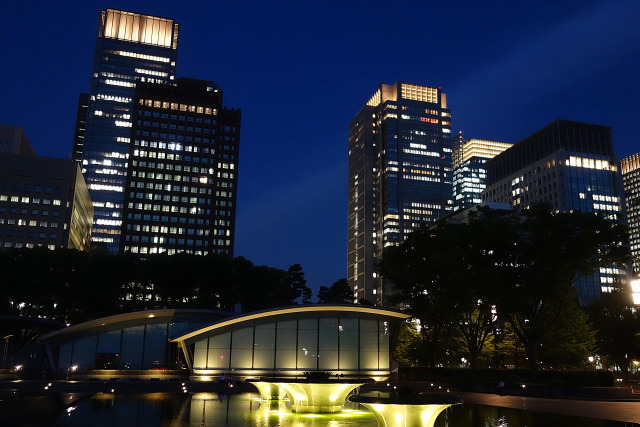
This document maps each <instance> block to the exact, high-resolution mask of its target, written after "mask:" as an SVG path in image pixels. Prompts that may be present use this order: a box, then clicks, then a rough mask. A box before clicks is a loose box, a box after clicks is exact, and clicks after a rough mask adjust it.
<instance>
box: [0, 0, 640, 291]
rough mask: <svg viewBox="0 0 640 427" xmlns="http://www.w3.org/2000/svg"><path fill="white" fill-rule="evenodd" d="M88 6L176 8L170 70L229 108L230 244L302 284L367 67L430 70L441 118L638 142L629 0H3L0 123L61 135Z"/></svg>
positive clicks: (49, 147)
mask: <svg viewBox="0 0 640 427" xmlns="http://www.w3.org/2000/svg"><path fill="white" fill-rule="evenodd" d="M106 7H113V8H121V9H124V10H130V11H134V12H140V13H147V14H155V15H159V16H164V17H168V18H173V19H175V20H176V21H177V22H179V23H180V25H181V27H180V37H179V53H178V76H185V77H195V78H202V79H208V80H213V81H215V82H216V83H218V84H219V85H220V86H221V87H222V88H223V90H224V93H225V104H226V105H227V106H230V107H238V108H241V109H242V110H243V116H242V134H241V154H240V165H239V180H240V182H239V188H238V216H237V227H236V232H237V239H236V255H242V256H245V257H246V258H248V259H250V260H251V261H253V262H254V263H256V264H265V265H269V266H274V267H280V268H285V269H286V268H287V267H288V266H289V265H291V264H294V263H299V264H301V265H302V267H303V268H304V270H305V271H306V273H307V279H308V281H309V284H310V285H311V287H312V288H314V289H317V288H318V287H319V286H321V285H327V286H328V285H330V284H331V283H332V282H333V281H335V280H337V279H339V278H341V277H345V275H346V234H347V231H346V211H347V207H346V198H347V197H346V195H347V127H348V124H349V121H350V120H351V119H352V117H353V116H354V115H355V114H356V113H357V111H358V110H359V108H360V107H361V106H362V105H363V104H364V103H365V102H366V101H367V100H368V99H369V97H370V96H371V95H372V93H373V92H374V90H375V89H376V87H377V85H378V84H379V83H383V82H384V83H393V82H395V81H396V80H401V81H406V82H410V83H416V84H424V85H428V86H441V87H442V88H443V90H444V92H445V93H446V94H447V96H448V101H449V107H450V108H451V111H452V123H453V131H454V132H458V131H460V130H462V131H464V133H465V135H466V136H467V137H472V138H482V139H493V140H499V141H506V142H517V141H518V140H520V139H522V138H524V137H526V136H527V135H529V134H531V133H532V132H534V131H536V130H538V129H539V128H541V127H543V126H544V125H546V124H548V123H549V122H551V121H553V120H555V119H557V118H564V119H569V120H577V121H584V122H591V123H597V124H602V125H607V126H612V127H613V132H614V133H613V134H614V142H615V145H616V153H617V154H618V155H619V156H620V157H626V156H628V155H630V154H633V153H635V152H637V151H640V149H639V148H638V144H637V140H636V138H637V135H636V132H635V130H636V129H635V126H636V123H637V121H638V120H640V107H639V105H640V103H639V99H640V87H639V85H638V76H639V71H638V70H640V30H639V29H638V26H637V19H638V17H639V16H640V1H637V0H606V1H597V0H561V1H558V0H555V1H546V0H543V1H540V0H538V1H529V0H523V1H490V0H489V1H484V2H480V1H470V0H469V1H455V0H451V1H449V2H443V1H439V2H436V1H428V0H422V1H395V2H390V1H377V0H372V1H341V2H338V1H322V2H310V1H304V0H302V1H301V0H297V1H272V2H269V1H232V0H227V1H211V0H208V1H184V2H177V1H163V0H156V1H153V2H150V1H146V2H145V1H119V0H113V1H111V2H110V3H102V2H93V1H82V2H81V1H61V2H49V1H31V0H26V1H7V2H4V3H3V5H2V6H0V43H1V47H2V58H3V61H2V65H1V66H0V99H1V100H2V102H0V123H6V124H16V125H19V126H22V127H23V128H24V129H25V131H26V133H27V135H28V136H29V139H30V140H31V142H32V144H33V145H34V147H35V149H36V151H37V153H38V154H40V155H51V156H54V157H66V156H68V154H69V152H70V151H71V146H72V140H73V127H74V122H75V113H76V106H77V96H78V93H80V92H83V91H87V90H88V89H89V78H90V74H91V62H92V59H93V50H94V43H95V36H96V30H97V23H98V13H99V11H100V10H101V9H104V8H106Z"/></svg>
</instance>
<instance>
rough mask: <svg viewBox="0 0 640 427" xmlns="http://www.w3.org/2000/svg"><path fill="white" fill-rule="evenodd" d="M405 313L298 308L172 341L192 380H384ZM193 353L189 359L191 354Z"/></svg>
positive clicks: (246, 317)
mask: <svg viewBox="0 0 640 427" xmlns="http://www.w3.org/2000/svg"><path fill="white" fill-rule="evenodd" d="M408 317H409V316H408V315H407V314H405V313H402V312H399V311H395V310H387V309H381V308H376V307H366V306H360V305H342V306H340V305H323V304H312V305H301V306H293V307H283V308H274V309H269V310H264V311H260V312H253V313H243V314H241V315H238V316H234V317H231V318H227V319H222V320H219V321H217V322H215V323H212V324H210V325H207V326H205V327H202V328H200V329H194V330H192V331H189V332H186V333H184V334H182V335H180V336H177V337H174V338H173V339H172V341H173V342H177V343H178V344H179V345H180V347H181V348H182V349H183V353H184V354H185V359H186V361H187V364H188V365H189V367H190V369H191V371H192V373H193V375H194V376H196V377H202V376H212V377H217V376H218V375H220V374H222V373H225V372H226V373H229V372H232V373H233V375H238V376H250V377H260V376H278V377H298V376H303V375H304V373H305V372H311V371H320V372H331V373H332V374H333V375H340V376H344V377H347V378H349V377H355V378H363V377H388V376H389V373H390V352H391V349H392V348H393V346H394V345H395V342H396V340H397V336H398V330H399V327H400V324H401V322H402V321H403V320H406V319H407V318H408ZM191 355H192V356H191Z"/></svg>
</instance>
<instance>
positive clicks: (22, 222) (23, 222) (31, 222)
mask: <svg viewBox="0 0 640 427" xmlns="http://www.w3.org/2000/svg"><path fill="white" fill-rule="evenodd" d="M2 224H8V225H17V226H18V227H27V226H28V227H51V228H58V227H59V226H60V224H59V223H57V222H48V221H36V220H35V219H13V218H0V225H2Z"/></svg>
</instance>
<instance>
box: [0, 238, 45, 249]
mask: <svg viewBox="0 0 640 427" xmlns="http://www.w3.org/2000/svg"><path fill="white" fill-rule="evenodd" d="M34 246H43V245H42V244H37V243H21V242H2V241H1V240H0V247H3V248H18V249H20V248H29V249H31V248H33V247H34ZM47 248H49V249H51V250H54V249H55V248H56V245H47Z"/></svg>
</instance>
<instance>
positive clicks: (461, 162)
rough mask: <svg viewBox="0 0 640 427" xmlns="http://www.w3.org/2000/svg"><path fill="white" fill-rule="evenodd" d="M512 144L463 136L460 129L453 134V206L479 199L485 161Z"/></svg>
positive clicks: (461, 206) (475, 202)
mask: <svg viewBox="0 0 640 427" xmlns="http://www.w3.org/2000/svg"><path fill="white" fill-rule="evenodd" d="M512 145H513V144H510V143H507V142H497V141H486V140H483V139H465V138H464V135H463V134H462V132H460V133H458V135H456V136H455V137H454V138H453V154H452V164H453V200H454V209H455V210H459V209H463V210H464V209H469V208H472V207H473V206H476V205H478V204H480V203H482V190H484V188H485V187H486V179H487V169H486V167H485V163H486V162H487V160H488V159H491V158H493V157H495V156H497V155H498V154H500V153H502V152H503V151H504V150H506V149H507V148H509V147H511V146H512Z"/></svg>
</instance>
